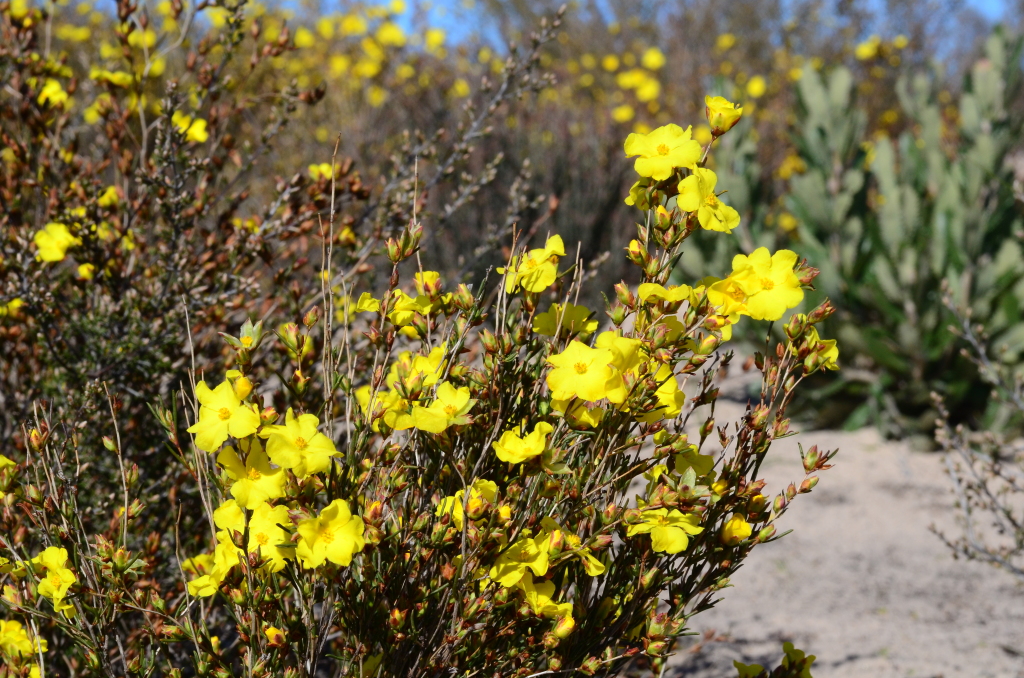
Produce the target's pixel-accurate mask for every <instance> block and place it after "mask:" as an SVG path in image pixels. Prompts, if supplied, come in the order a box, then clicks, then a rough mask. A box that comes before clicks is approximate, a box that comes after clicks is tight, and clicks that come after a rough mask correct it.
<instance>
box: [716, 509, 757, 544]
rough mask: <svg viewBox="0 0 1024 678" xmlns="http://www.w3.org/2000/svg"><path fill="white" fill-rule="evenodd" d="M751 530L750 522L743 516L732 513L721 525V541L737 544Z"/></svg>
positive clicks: (748, 534) (746, 536)
mask: <svg viewBox="0 0 1024 678" xmlns="http://www.w3.org/2000/svg"><path fill="white" fill-rule="evenodd" d="M753 531H754V530H753V528H752V527H751V526H750V523H748V522H747V521H746V520H745V519H744V518H743V516H741V515H739V514H738V513H734V514H733V516H732V518H729V520H728V521H727V522H726V523H725V525H723V526H722V541H724V542H725V543H726V544H730V545H735V544H739V543H740V542H741V541H743V540H744V539H746V538H748V537H749V536H750V535H751V533H752V532H753Z"/></svg>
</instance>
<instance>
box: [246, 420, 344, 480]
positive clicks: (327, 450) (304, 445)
mask: <svg viewBox="0 0 1024 678" xmlns="http://www.w3.org/2000/svg"><path fill="white" fill-rule="evenodd" d="M319 425H320V420H319V419H317V417H316V415H315V414H301V415H299V416H298V417H296V416H295V413H294V412H293V411H292V408H290V407H289V408H288V412H286V413H285V419H284V425H276V426H271V427H269V429H267V430H266V432H265V434H264V435H266V436H268V440H267V455H268V456H269V457H270V461H272V462H274V463H275V464H277V465H278V466H281V467H284V468H287V469H291V470H292V473H294V474H295V475H296V476H298V477H299V478H305V477H306V476H308V475H312V474H314V473H321V472H323V471H326V470H327V469H329V468H330V467H331V457H332V456H334V455H336V454H337V453H338V450H337V448H335V447H334V442H333V441H332V440H331V439H330V438H328V437H327V436H325V435H324V434H323V433H320V431H318V430H317V426H319Z"/></svg>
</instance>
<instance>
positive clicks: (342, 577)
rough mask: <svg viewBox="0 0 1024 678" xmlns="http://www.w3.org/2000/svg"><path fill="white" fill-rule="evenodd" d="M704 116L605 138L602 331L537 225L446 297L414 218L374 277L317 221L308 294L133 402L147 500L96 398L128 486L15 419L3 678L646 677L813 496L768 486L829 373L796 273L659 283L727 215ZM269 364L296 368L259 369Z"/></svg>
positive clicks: (6, 487)
mask: <svg viewBox="0 0 1024 678" xmlns="http://www.w3.org/2000/svg"><path fill="white" fill-rule="evenodd" d="M707 104H708V116H709V121H710V122H711V124H712V125H713V127H714V130H715V131H714V135H713V136H712V138H711V139H710V140H709V141H708V142H707V143H706V144H704V145H703V146H702V145H701V144H699V143H698V142H697V141H695V140H693V139H692V132H691V130H690V129H689V128H687V129H685V130H684V129H682V128H680V127H678V126H674V125H669V126H666V127H664V128H659V129H655V130H653V131H652V132H651V133H650V134H643V133H634V134H632V135H630V137H629V138H628V139H627V140H626V144H625V150H626V152H627V154H631V155H639V156H640V157H641V161H643V162H641V161H638V162H637V170H638V172H639V173H640V175H641V176H640V179H639V180H638V181H637V184H636V185H635V186H634V188H633V190H632V191H631V192H630V201H631V202H632V203H633V204H634V205H635V206H636V207H637V208H639V209H640V210H641V211H642V215H641V218H640V221H641V223H639V224H638V225H637V233H636V238H635V239H634V240H633V241H632V242H631V243H630V244H629V247H628V248H627V257H628V260H629V261H630V262H632V264H634V265H635V266H636V267H637V271H638V276H639V278H640V280H641V282H640V284H639V285H638V286H635V287H634V286H631V285H627V284H626V283H622V284H619V285H617V286H616V296H615V299H614V300H613V301H610V302H609V303H607V304H606V307H605V308H604V309H601V311H602V312H601V313H599V312H597V311H593V310H591V309H588V308H586V307H585V306H583V305H580V304H579V303H578V300H579V295H580V294H581V290H582V288H583V287H584V285H585V284H586V283H587V281H588V280H589V278H590V277H591V275H590V274H589V273H588V271H587V269H586V268H585V266H584V262H583V261H582V260H581V259H580V258H579V256H578V255H577V256H575V257H574V256H572V254H571V252H572V248H571V247H569V248H567V247H566V244H565V243H564V242H563V240H562V239H561V238H560V237H559V236H557V235H552V236H550V237H548V238H546V240H545V242H544V243H543V246H540V247H537V246H533V247H531V243H530V236H529V234H521V233H518V234H515V236H514V241H513V246H512V247H511V249H510V252H509V255H508V257H507V258H506V261H505V263H504V266H502V267H501V268H500V269H499V270H498V271H497V274H498V275H499V276H501V280H498V281H494V280H491V279H490V278H487V279H484V280H482V281H478V282H477V284H476V285H474V286H470V285H468V284H465V283H460V284H446V283H445V281H444V280H443V278H442V276H440V275H439V274H438V273H437V272H434V271H430V270H424V269H423V267H422V262H421V260H420V259H421V258H420V257H419V251H418V250H419V244H420V242H421V239H422V237H423V225H422V224H421V222H420V221H419V220H418V219H417V218H416V217H415V213H414V216H413V218H412V219H411V220H410V221H409V223H408V224H407V225H406V226H405V227H404V228H402V229H401V230H400V232H397V233H395V234H394V235H393V236H392V237H389V238H387V240H386V241H385V242H384V244H383V246H382V247H381V248H379V250H377V251H376V253H377V256H381V257H384V258H386V261H387V265H388V267H389V269H390V276H389V277H388V279H387V281H388V282H387V285H386V287H384V288H383V289H381V288H377V289H374V288H372V286H371V283H372V275H371V274H372V272H373V271H374V267H373V266H367V265H366V258H359V259H354V260H351V259H350V260H346V261H343V263H342V264H341V265H340V266H339V265H336V263H335V262H336V260H335V259H334V248H335V244H336V242H335V239H334V238H333V234H334V232H335V228H336V227H337V225H336V224H335V218H336V212H335V210H334V209H333V207H334V205H333V203H332V204H331V208H332V209H331V210H330V212H329V213H328V216H327V217H326V223H325V224H324V230H325V231H326V232H327V234H328V237H327V238H325V251H324V257H323V260H322V265H321V272H320V276H319V279H320V285H319V295H320V303H319V304H318V305H316V306H314V307H312V308H310V309H308V311H307V312H306V313H305V314H304V315H303V316H302V319H301V323H292V324H284V325H282V326H280V327H279V328H278V329H277V331H276V333H275V332H271V331H270V330H269V329H268V328H266V327H264V324H263V322H262V321H260V322H255V323H253V322H251V321H246V322H245V323H244V324H243V325H242V326H241V330H240V331H239V333H238V335H237V336H232V335H228V334H224V335H223V338H224V341H225V343H226V347H227V350H226V352H225V353H224V354H223V355H224V357H225V363H226V364H225V365H224V366H225V368H226V371H225V372H224V373H223V375H221V374H219V373H215V372H211V371H207V372H206V373H205V374H201V375H200V374H195V373H193V374H192V375H191V376H192V378H193V379H194V380H197V381H194V382H193V385H192V387H191V388H189V389H187V390H186V391H184V392H183V393H181V394H180V396H181V400H182V402H183V405H184V406H183V407H179V406H177V405H170V406H169V405H167V404H158V403H154V406H153V410H154V413H155V414H156V416H157V417H158V418H159V420H160V422H161V424H162V426H163V428H164V430H165V433H166V437H167V450H166V455H167V456H166V457H165V459H166V466H167V471H166V473H164V474H163V475H162V476H160V477H154V478H151V479H150V480H149V481H148V482H147V483H141V482H140V474H139V468H138V466H137V465H135V464H134V463H133V462H131V461H130V460H129V459H126V457H130V456H131V450H130V449H129V448H126V447H125V446H124V444H123V442H122V438H121V433H120V424H119V422H120V421H122V420H123V414H122V413H121V412H120V410H119V405H118V403H117V401H116V399H114V398H113V397H110V396H109V395H108V404H109V409H110V415H111V416H110V422H109V424H108V428H109V430H108V436H107V437H105V438H104V439H103V445H104V446H105V449H106V450H107V452H108V453H109V454H108V456H109V458H112V459H113V460H114V462H115V463H114V464H113V466H109V465H108V466H102V465H101V466H98V467H97V469H98V471H99V472H103V471H105V470H107V469H110V468H113V469H115V470H114V472H113V477H112V478H110V479H108V480H107V483H108V485H109V486H119V488H120V491H118V492H113V493H109V494H96V493H95V492H89V491H88V488H89V485H90V484H92V483H94V482H99V481H98V480H93V479H92V478H91V477H90V475H91V474H92V473H95V472H96V471H92V470H90V467H89V464H90V461H89V460H91V459H94V458H97V457H98V455H97V454H96V452H95V450H91V449H88V448H87V447H86V445H87V444H86V443H83V437H82V435H81V433H80V431H81V428H82V426H80V425H79V424H77V423H76V422H75V421H55V420H50V419H49V418H48V415H47V413H46V412H45V411H43V410H37V411H36V412H37V414H36V417H35V422H34V423H33V425H32V426H31V427H30V428H29V430H26V437H27V440H28V445H27V451H26V456H25V458H24V459H18V460H17V461H15V460H11V459H8V458H2V469H0V489H2V491H3V493H4V496H3V513H2V515H0V520H2V529H0V553H2V554H3V556H2V560H0V571H2V572H3V576H4V594H3V597H2V598H0V608H2V609H3V611H4V616H5V619H6V621H5V622H4V626H3V628H2V633H3V636H2V638H3V641H2V643H0V648H2V650H0V651H2V652H3V655H4V659H5V668H4V669H3V670H4V671H5V672H6V674H7V675H19V676H20V675H30V674H35V673H39V674H40V675H41V674H42V673H44V672H45V671H46V670H50V671H55V672H58V673H61V674H63V673H67V674H75V675H94V674H95V675H122V674H124V675H129V674H130V675H140V676H149V675H157V674H159V675H165V674H166V675H172V676H179V675H184V674H185V673H188V674H195V675H200V676H209V675H213V676H218V677H221V676H230V675H236V674H238V673H239V672H240V671H241V672H244V673H245V674H246V675H251V676H270V675H286V676H312V675H314V674H318V673H320V672H323V671H330V672H332V673H338V674H341V675H353V676H368V675H374V676H384V675H395V676H398V675H403V676H404V675H438V674H441V673H445V674H448V673H466V674H473V673H476V672H486V673H487V674H489V675H517V676H527V675H533V674H536V673H538V672H544V671H550V672H573V671H578V672H581V673H584V674H587V675H594V674H597V673H601V674H603V675H608V674H613V673H615V672H618V671H620V670H622V669H623V668H625V667H626V666H627V665H631V666H634V667H638V668H644V667H646V668H650V669H652V670H660V669H661V668H662V667H663V666H664V662H665V660H666V658H667V656H668V654H669V653H670V651H671V650H672V647H673V645H674V643H675V641H676V639H677V638H678V637H679V636H680V635H682V634H683V633H684V632H685V631H686V629H687V624H688V620H689V619H690V618H691V617H692V616H693V615H695V614H698V613H699V612H701V611H703V610H706V609H708V608H709V607H711V606H713V605H714V604H715V602H716V601H717V598H718V596H719V595H720V593H721V592H722V591H723V590H724V589H725V588H727V587H728V584H729V577H730V576H731V574H732V573H733V572H735V571H736V570H737V568H739V567H740V566H741V564H742V563H743V561H744V559H745V558H746V556H747V555H748V554H749V553H750V551H751V550H752V549H753V548H754V547H755V546H757V545H759V544H763V543H766V542H769V541H772V540H774V539H776V538H778V537H777V534H776V521H777V520H778V519H779V517H780V516H781V515H782V514H783V513H784V512H785V511H786V509H787V508H788V506H789V503H790V502H791V501H792V500H793V499H794V498H795V497H796V495H797V494H801V493H807V492H810V491H811V490H812V489H813V487H814V486H815V484H816V483H817V482H818V476H817V475H816V473H817V472H819V471H821V470H824V469H827V468H829V466H830V464H829V462H830V460H831V458H832V454H833V453H830V452H820V451H819V450H818V449H817V448H816V447H812V448H811V449H809V450H807V451H806V452H805V453H803V464H804V470H805V472H806V477H805V478H803V479H802V480H800V481H799V482H796V481H795V482H794V483H792V484H790V485H789V486H788V487H786V488H785V489H784V490H782V491H781V492H780V493H779V494H778V495H777V496H775V497H769V496H767V495H765V494H764V493H763V490H764V488H765V482H764V481H763V480H762V479H760V478H759V469H760V466H761V464H762V462H763V460H764V458H765V455H766V454H768V452H769V449H770V447H771V443H772V442H773V441H774V440H775V439H777V438H779V437H783V436H786V435H789V434H790V421H789V419H788V417H787V406H788V404H789V402H790V400H791V398H792V396H793V393H794V392H795V390H796V389H797V386H798V384H799V383H800V382H801V381H802V380H803V379H804V378H805V377H807V376H808V375H811V374H813V373H815V372H817V371H819V370H822V369H835V368H836V367H837V362H836V360H837V356H838V350H837V348H836V346H835V342H834V341H831V340H822V339H821V338H820V337H819V335H818V332H817V330H816V328H815V325H816V324H818V323H820V322H821V321H822V320H824V319H825V318H827V317H828V316H829V315H830V314H831V313H832V307H831V306H830V305H829V304H828V303H827V302H826V303H824V304H822V305H821V306H819V307H818V308H816V309H814V310H813V311H811V312H809V313H806V314H803V313H792V314H790V315H788V317H787V313H789V311H791V310H792V309H794V308H795V307H797V306H798V305H799V304H800V303H801V302H802V300H803V297H804V289H805V287H807V286H809V285H810V284H811V282H812V281H813V279H814V277H815V276H816V274H817V272H816V271H815V270H814V269H812V268H809V267H808V266H807V265H806V263H805V262H800V261H798V260H797V258H796V256H795V255H794V254H793V253H792V252H789V251H785V250H782V251H778V252H774V253H771V252H769V251H768V250H766V249H758V250H755V251H754V252H752V253H751V254H750V255H749V256H737V257H736V258H735V260H734V261H733V265H732V271H731V272H730V273H728V275H727V276H726V277H724V278H713V277H709V278H705V279H703V280H699V281H693V283H694V284H693V285H673V284H670V283H669V275H670V273H671V271H672V270H673V267H674V264H675V263H676V262H677V261H678V259H679V257H680V256H681V253H682V251H683V248H684V246H686V245H687V244H688V242H687V241H688V240H689V239H690V238H704V237H722V236H721V235H719V234H718V233H716V232H715V231H721V230H728V229H729V228H731V227H734V226H735V223H734V222H735V219H734V218H733V216H732V214H731V213H729V212H728V210H727V209H726V208H725V206H724V205H723V204H722V202H721V198H720V196H719V195H717V194H715V193H714V191H713V187H714V184H715V175H714V172H713V171H711V170H710V169H708V168H707V167H706V166H705V164H706V161H707V158H708V154H709V152H710V150H711V148H712V146H713V145H714V142H715V139H716V138H717V137H718V136H719V135H721V134H722V133H724V132H725V131H726V129H728V127H729V126H730V124H729V123H730V117H731V118H732V119H731V122H732V123H735V119H736V118H738V117H739V116H740V115H741V113H742V111H741V110H740V109H739V108H737V107H733V106H732V105H731V104H729V105H726V104H727V102H722V101H718V100H715V99H711V98H709V99H708V101H707ZM187 124H188V125H189V127H188V128H187V130H185V131H182V134H186V135H187V134H188V133H189V132H188V130H192V127H191V122H189V123H187ZM179 129H180V127H179ZM334 174H335V173H334V170H333V166H331V167H328V168H327V175H328V176H333V175H334ZM694 177H696V181H695V180H694ZM336 181H337V179H336V178H333V179H331V183H332V184H333V183H334V182H336ZM332 194H333V191H332ZM705 208H706V209H705ZM702 214H703V216H702ZM709 214H710V215H711V216H709ZM730 224H732V226H730ZM121 237H124V236H123V235H122V236H121ZM403 282H404V283H405V284H403ZM409 283H411V284H409ZM357 295H358V296H357ZM744 317H749V318H748V319H747V320H743V318H744ZM755 321H770V322H775V321H779V322H782V323H783V327H784V336H785V339H784V341H781V342H776V341H774V340H769V342H768V344H767V345H766V350H765V351H764V352H763V353H759V354H757V355H756V356H755V357H754V359H753V360H752V361H751V363H752V365H751V366H754V367H756V369H757V370H759V371H760V372H761V373H762V375H763V379H762V387H761V392H760V396H759V398H757V399H756V401H753V402H751V403H749V404H748V406H747V410H746V412H745V414H744V415H743V417H741V418H740V419H739V420H737V421H727V422H724V423H723V422H716V419H715V403H716V400H717V397H718V388H717V387H716V385H715V384H716V380H717V378H718V377H719V376H720V375H721V373H722V371H723V370H724V369H725V368H726V367H727V366H728V365H729V364H730V362H731V360H732V354H731V353H730V352H728V351H726V350H724V347H723V344H724V343H725V342H726V341H728V339H729V337H730V336H731V334H732V330H733V328H734V326H735V325H736V324H737V323H740V322H744V323H751V322H755ZM769 336H770V335H769ZM277 356H287V357H288V359H289V360H290V361H291V365H290V366H289V367H288V369H287V370H282V371H279V372H277V373H276V374H275V373H274V372H271V371H269V370H266V369H264V368H263V367H262V366H261V363H263V362H264V361H269V360H272V359H275V358H276V357H277ZM288 373H290V376H287V375H288ZM680 379H681V380H682V381H681V382H680ZM186 426H187V432H186V428H185V427H186ZM188 434H191V436H190V435H188ZM83 460H85V463H83ZM790 654H791V653H790V651H787V657H788V658H787V660H786V662H787V663H786V667H790V663H788V662H796V661H797V660H798V659H799V662H800V664H799V666H800V667H805V666H807V665H809V662H804V661H803V659H802V655H800V657H799V658H798V657H797V656H796V655H795V654H794V655H793V656H792V657H790ZM796 666H797V664H795V663H794V664H792V667H794V670H795V667H796ZM749 670H751V671H755V672H756V671H757V670H760V667H756V668H755V667H749ZM780 670H782V669H780ZM786 670H788V669H786ZM800 670H803V668H801V669H800Z"/></svg>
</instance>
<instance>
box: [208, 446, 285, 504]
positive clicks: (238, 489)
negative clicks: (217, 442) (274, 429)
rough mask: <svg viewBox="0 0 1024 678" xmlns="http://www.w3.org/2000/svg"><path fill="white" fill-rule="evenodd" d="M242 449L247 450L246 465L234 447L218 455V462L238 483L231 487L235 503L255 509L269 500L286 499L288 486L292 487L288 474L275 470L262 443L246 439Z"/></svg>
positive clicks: (278, 469)
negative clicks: (286, 486) (289, 483)
mask: <svg viewBox="0 0 1024 678" xmlns="http://www.w3.org/2000/svg"><path fill="white" fill-rule="evenodd" d="M241 448H242V450H247V454H246V457H245V463H242V460H241V458H239V456H238V453H237V452H236V451H235V448H233V447H225V448H224V449H223V450H221V453H220V454H219V455H217V463H218V464H220V465H221V466H223V467H224V470H225V471H226V472H227V474H228V477H229V478H231V479H232V480H233V481H235V482H233V483H232V484H231V496H232V497H234V498H235V501H236V502H238V504H239V505H240V506H244V507H245V508H247V509H250V510H252V509H254V508H256V507H257V506H258V505H259V504H260V503H262V502H265V501H267V500H268V499H278V498H280V497H283V496H284V489H285V485H287V484H288V475H287V474H286V473H285V472H284V469H281V468H273V467H271V465H270V462H269V460H268V459H267V455H266V453H265V452H264V451H263V446H262V445H260V442H259V441H258V440H252V441H251V442H249V441H247V440H243V441H242V442H241Z"/></svg>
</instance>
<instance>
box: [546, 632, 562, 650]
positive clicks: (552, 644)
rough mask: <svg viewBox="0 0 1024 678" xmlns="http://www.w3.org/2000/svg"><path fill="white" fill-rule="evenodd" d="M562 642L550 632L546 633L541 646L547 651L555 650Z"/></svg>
mask: <svg viewBox="0 0 1024 678" xmlns="http://www.w3.org/2000/svg"><path fill="white" fill-rule="evenodd" d="M560 642H561V640H560V639H559V638H558V637H557V636H555V634H553V633H551V632H550V631H548V632H547V633H545V634H544V638H542V639H541V644H543V645H544V647H545V649H554V648H556V647H558V643H560Z"/></svg>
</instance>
